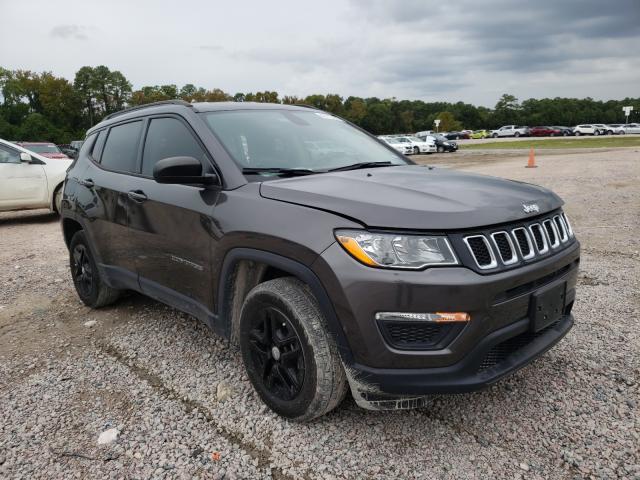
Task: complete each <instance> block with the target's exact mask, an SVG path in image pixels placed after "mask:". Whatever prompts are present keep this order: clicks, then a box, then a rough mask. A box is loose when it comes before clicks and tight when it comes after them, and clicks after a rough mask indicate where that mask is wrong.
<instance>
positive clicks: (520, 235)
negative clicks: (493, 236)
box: [512, 228, 534, 260]
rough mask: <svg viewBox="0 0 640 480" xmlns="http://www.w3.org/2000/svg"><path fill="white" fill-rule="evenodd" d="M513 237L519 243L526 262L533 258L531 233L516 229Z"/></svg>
mask: <svg viewBox="0 0 640 480" xmlns="http://www.w3.org/2000/svg"><path fill="white" fill-rule="evenodd" d="M512 233H513V236H514V237H515V239H516V242H518V247H519V248H520V255H522V258H524V259H525V260H527V259H529V258H531V257H533V255H534V253H533V247H532V245H531V239H530V238H529V233H528V232H527V231H526V230H525V229H524V228H514V229H513V232H512Z"/></svg>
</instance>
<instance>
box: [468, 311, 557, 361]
mask: <svg viewBox="0 0 640 480" xmlns="http://www.w3.org/2000/svg"><path fill="white" fill-rule="evenodd" d="M560 322H561V320H558V321H556V322H554V323H552V324H551V325H548V326H546V327H545V328H543V329H542V330H540V331H538V332H524V333H521V334H520V335H516V336H515V337H511V338H509V339H507V340H505V341H504V342H501V343H499V344H497V345H494V346H493V347H492V348H491V350H489V352H488V353H487V354H486V355H485V357H484V358H483V359H482V362H480V365H479V366H478V372H483V371H485V370H489V369H490V368H492V367H495V366H496V365H498V364H500V363H502V362H503V361H504V360H506V359H507V357H509V356H510V355H512V354H513V353H515V352H517V351H518V350H520V349H522V348H524V347H526V346H527V345H529V344H530V343H531V342H533V341H534V340H535V339H536V338H539V337H540V336H542V335H544V334H545V333H547V332H548V331H549V330H551V329H552V328H554V327H555V326H556V325H558V323H560Z"/></svg>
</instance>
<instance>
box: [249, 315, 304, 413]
mask: <svg viewBox="0 0 640 480" xmlns="http://www.w3.org/2000/svg"><path fill="white" fill-rule="evenodd" d="M249 356H250V358H251V362H252V368H253V369H254V370H255V371H256V372H257V373H258V374H259V375H260V378H261V379H262V382H263V384H264V386H265V388H266V390H267V391H268V392H269V393H270V394H272V395H273V396H275V397H276V398H278V399H280V400H284V401H291V400H293V399H294V398H296V397H297V396H298V394H299V393H300V390H301V389H302V384H303V383H304V378H305V370H306V365H305V359H304V352H303V350H302V346H301V344H300V337H299V335H298V333H297V332H296V330H295V328H294V327H293V325H292V324H291V322H290V321H289V319H288V318H287V316H286V315H285V314H284V313H283V312H281V311H280V310H278V309H277V308H274V307H271V306H269V307H267V308H265V309H263V310H261V311H259V312H258V314H257V315H255V316H254V317H253V319H252V326H251V330H250V331H249Z"/></svg>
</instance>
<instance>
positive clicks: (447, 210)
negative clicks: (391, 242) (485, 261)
mask: <svg viewBox="0 0 640 480" xmlns="http://www.w3.org/2000/svg"><path fill="white" fill-rule="evenodd" d="M260 193H261V195H262V196H263V197H265V198H270V199H273V200H280V201H283V202H288V203H294V204H298V205H304V206H306V207H311V208H317V209H320V210H325V211H329V212H333V213H336V214H338V215H341V216H344V217H347V218H350V219H353V220H356V221H358V222H360V223H362V224H364V225H365V226H367V227H380V228H397V229H418V230H441V229H465V228H475V227H481V226H482V227H483V226H489V225H494V224H499V223H505V222H511V221H517V220H520V219H523V218H527V217H531V216H532V215H536V213H529V214H527V213H525V211H524V207H523V204H527V205H529V204H532V203H535V204H537V205H538V207H539V213H540V214H542V213H545V212H548V211H550V210H554V209H556V208H558V207H560V206H561V205H562V204H563V202H562V200H561V199H560V198H559V197H558V196H557V195H556V194H554V193H553V192H551V191H549V190H547V189H545V188H542V187H538V186H536V185H531V184H528V183H522V182H515V181H511V180H504V179H501V178H496V177H489V176H484V175H477V174H470V173H464V172H457V171H453V170H448V169H440V168H433V167H427V166H418V165H408V166H398V167H386V168H384V167H381V168H372V169H363V170H352V171H346V172H334V173H325V174H318V175H309V176H305V177H295V178H288V179H280V180H273V181H268V182H263V183H262V184H261V186H260Z"/></svg>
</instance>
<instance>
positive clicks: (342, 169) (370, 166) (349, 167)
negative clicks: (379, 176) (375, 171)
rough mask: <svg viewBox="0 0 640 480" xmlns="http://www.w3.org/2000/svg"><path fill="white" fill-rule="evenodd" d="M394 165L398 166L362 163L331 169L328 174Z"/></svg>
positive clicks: (384, 163)
mask: <svg viewBox="0 0 640 480" xmlns="http://www.w3.org/2000/svg"><path fill="white" fill-rule="evenodd" d="M392 165H398V164H397V163H392V162H360V163H354V164H353V165H346V166H344V167H338V168H330V169H329V170H327V172H342V171H345V170H358V169H359V168H375V167H390V166H392Z"/></svg>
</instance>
